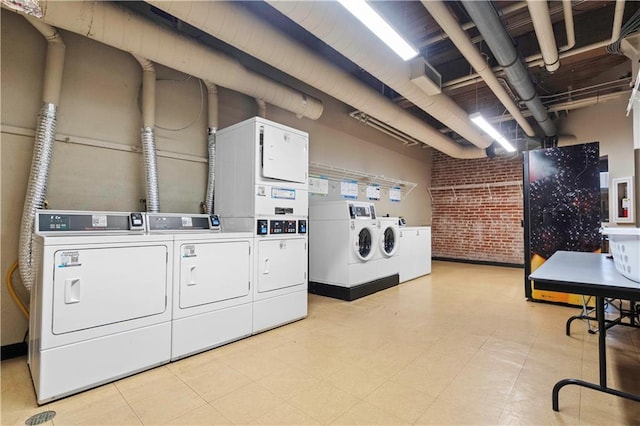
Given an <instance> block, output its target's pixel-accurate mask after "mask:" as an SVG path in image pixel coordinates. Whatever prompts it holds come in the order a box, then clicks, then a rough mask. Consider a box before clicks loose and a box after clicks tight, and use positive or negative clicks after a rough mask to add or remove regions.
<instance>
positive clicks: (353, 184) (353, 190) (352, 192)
mask: <svg viewBox="0 0 640 426" xmlns="http://www.w3.org/2000/svg"><path fill="white" fill-rule="evenodd" d="M340 195H341V196H342V198H348V199H350V200H357V199H358V181H357V180H343V181H342V182H340Z"/></svg>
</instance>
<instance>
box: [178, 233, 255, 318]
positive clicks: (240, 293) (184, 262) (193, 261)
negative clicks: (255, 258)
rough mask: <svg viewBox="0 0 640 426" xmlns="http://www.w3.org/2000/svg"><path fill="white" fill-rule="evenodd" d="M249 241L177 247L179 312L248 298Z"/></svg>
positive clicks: (188, 244) (249, 278) (184, 244)
mask: <svg viewBox="0 0 640 426" xmlns="http://www.w3.org/2000/svg"><path fill="white" fill-rule="evenodd" d="M250 271H251V258H250V254H249V242H248V241H225V242H215V243H197V244H190V243H183V244H182V245H181V247H180V308H183V309H184V308H190V307H192V306H198V305H205V304H209V303H215V302H220V301H223V300H229V299H235V298H238V297H244V296H247V295H248V294H249V288H250V287H249V286H250V280H251V277H250Z"/></svg>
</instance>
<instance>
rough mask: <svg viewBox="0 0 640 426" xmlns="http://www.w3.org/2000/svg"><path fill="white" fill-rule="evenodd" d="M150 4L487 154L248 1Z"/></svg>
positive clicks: (342, 94)
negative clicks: (271, 21)
mask: <svg viewBox="0 0 640 426" xmlns="http://www.w3.org/2000/svg"><path fill="white" fill-rule="evenodd" d="M148 3H150V4H152V5H153V6H156V7H158V8H159V9H161V10H163V11H165V12H166V13H169V14H171V15H173V16H175V17H176V18H178V19H181V20H183V21H185V22H187V23H189V24H190V25H193V26H195V27H197V28H200V29H201V30H203V31H205V32H207V33H209V34H210V35H212V36H214V37H216V38H218V39H220V40H222V41H224V42H225V43H228V44H230V45H232V46H234V47H236V48H238V49H241V50H243V51H245V52H246V53H248V54H250V55H252V56H254V57H256V58H258V59H260V60H261V61H263V62H266V63H267V64H269V65H271V66H273V67H275V68H277V69H279V70H282V71H283V72H285V73H287V74H289V75H291V76H293V77H295V78H297V79H298V80H301V81H303V82H304V83H306V84H308V85H310V86H313V87H316V88H317V89H318V90H321V91H323V92H325V93H327V94H329V95H331V96H333V97H334V98H336V99H338V100H340V101H342V102H344V103H345V104H347V105H350V106H352V107H353V108H354V109H357V110H360V111H363V112H365V113H366V114H368V115H371V116H373V117H376V118H377V119H378V120H380V121H384V122H385V123H387V124H388V125H390V126H392V127H395V128H396V129H398V130H400V131H402V132H404V133H406V134H408V135H410V136H412V137H414V138H416V139H417V140H419V141H421V142H422V143H424V144H426V145H429V146H432V147H433V148H435V149H437V150H439V151H442V152H444V153H445V154H447V155H449V156H451V157H456V158H481V157H485V156H486V153H485V151H484V150H482V149H479V148H476V147H474V146H472V147H468V146H464V147H463V146H462V145H460V144H458V143H456V142H455V141H453V140H452V139H450V138H448V137H446V136H444V135H442V134H441V133H440V132H438V130H436V129H434V128H433V127H431V126H429V125H428V124H426V123H425V122H424V121H423V120H421V119H419V118H417V117H415V116H413V115H412V114H410V113H408V112H407V111H405V110H403V109H402V108H400V107H399V106H397V105H396V104H394V103H393V102H392V101H391V100H389V99H388V98H385V97H384V96H382V95H380V94H379V93H378V92H377V91H375V90H373V89H371V88H370V87H369V86H367V85H365V84H364V83H362V82H361V81H360V80H358V79H356V78H355V77H352V76H351V75H349V74H347V73H345V72H344V71H342V70H341V69H339V68H338V67H337V66H335V65H333V64H331V63H329V62H327V61H326V60H324V59H323V58H321V57H320V56H318V55H317V54H315V53H313V52H310V51H308V50H307V49H306V48H305V47H303V46H302V45H300V44H299V43H298V42H296V41H293V40H291V39H290V38H288V37H286V36H284V35H282V34H281V33H279V32H278V31H277V30H275V29H274V28H273V27H271V26H270V25H268V24H265V23H264V22H261V21H260V20H259V19H257V18H255V17H252V16H251V15H250V14H249V13H246V11H244V10H243V9H242V3H239V4H236V3H229V2H197V1H196V2H189V1H179V2H166V1H148ZM257 97H259V96H257Z"/></svg>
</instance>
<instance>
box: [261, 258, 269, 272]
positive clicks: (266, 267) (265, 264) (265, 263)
mask: <svg viewBox="0 0 640 426" xmlns="http://www.w3.org/2000/svg"><path fill="white" fill-rule="evenodd" d="M262 273H263V274H268V273H269V258H268V257H267V258H265V259H264V269H263V271H262Z"/></svg>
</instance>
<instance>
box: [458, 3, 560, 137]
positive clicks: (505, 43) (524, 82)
mask: <svg viewBox="0 0 640 426" xmlns="http://www.w3.org/2000/svg"><path fill="white" fill-rule="evenodd" d="M462 4H463V6H464V8H465V9H466V11H467V13H468V14H469V16H471V19H473V22H475V23H476V25H477V26H478V30H479V31H480V34H482V36H483V37H484V39H485V42H486V43H487V45H488V46H489V49H491V52H492V53H493V56H494V57H495V58H496V60H497V61H498V63H499V64H500V65H502V67H503V68H504V71H505V73H506V75H507V78H508V79H509V82H510V83H511V86H512V87H513V88H514V89H515V90H516V92H518V96H520V99H522V101H523V102H524V103H525V104H526V105H527V108H528V109H529V111H531V113H532V114H533V117H534V118H535V120H536V121H537V122H538V124H539V125H540V127H541V128H542V130H543V132H544V134H545V136H547V137H553V136H555V134H556V127H555V125H554V124H553V122H552V121H551V117H549V114H548V113H547V110H546V109H545V107H544V105H542V101H541V100H540V98H539V97H538V95H537V94H536V90H535V87H534V86H533V83H532V82H531V79H530V78H529V72H528V70H527V68H526V67H525V65H524V63H523V62H522V60H521V59H520V58H519V56H518V52H517V51H516V49H515V47H514V46H513V42H512V40H511V38H510V37H509V34H507V32H506V31H505V29H504V27H503V26H502V23H501V22H500V18H499V17H498V14H497V13H496V11H495V9H494V8H493V5H492V4H491V3H488V2H476V1H471V0H463V1H462Z"/></svg>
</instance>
